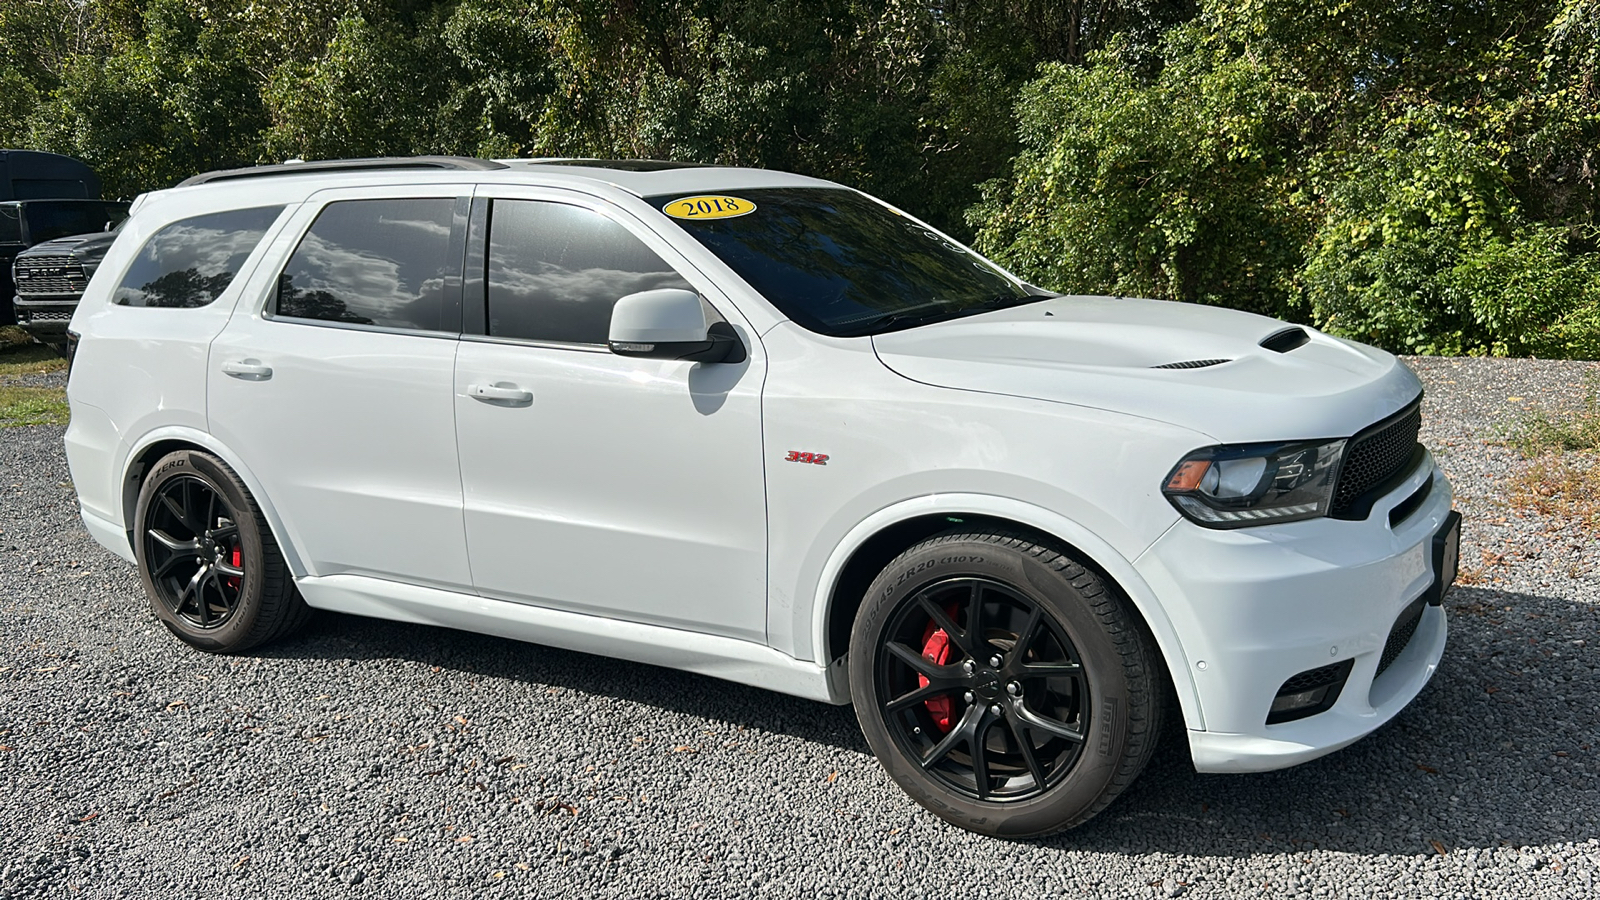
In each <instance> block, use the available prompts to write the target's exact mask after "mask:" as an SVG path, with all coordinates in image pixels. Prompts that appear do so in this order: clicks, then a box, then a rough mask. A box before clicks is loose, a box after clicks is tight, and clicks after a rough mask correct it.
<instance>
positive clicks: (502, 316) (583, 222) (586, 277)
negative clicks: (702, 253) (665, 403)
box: [488, 200, 691, 344]
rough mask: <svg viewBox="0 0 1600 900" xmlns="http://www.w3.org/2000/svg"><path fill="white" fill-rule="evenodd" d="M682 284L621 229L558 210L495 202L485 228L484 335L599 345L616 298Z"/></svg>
mask: <svg viewBox="0 0 1600 900" xmlns="http://www.w3.org/2000/svg"><path fill="white" fill-rule="evenodd" d="M655 288H683V289H685V290H691V288H690V287H689V284H688V283H687V282H685V281H684V280H683V279H682V278H680V277H678V273H677V272H674V271H673V270H672V267H671V266H669V265H667V264H666V262H665V261H664V260H662V259H661V257H659V256H657V255H656V254H655V253H654V251H652V250H651V249H650V248H649V247H646V246H645V245H644V243H643V242H641V241H640V240H639V239H638V238H636V237H634V236H633V234H631V233H630V232H629V231H628V230H627V229H626V228H623V227H622V226H621V225H618V224H617V223H616V222H613V221H611V220H610V219H608V218H606V217H605V216H602V215H600V214H599V213H597V212H592V211H590V210H587V209H582V208H580V207H576V206H568V205H566V204H564V203H541V202H538V201H534V200H496V201H495V202H494V209H493V212H492V215H491V216H490V228H489V271H488V289H489V333H490V334H492V335H495V336H498V337H516V338H528V339H530V340H537V341H559V342H562V343H578V344H603V343H605V342H606V334H607V333H608V331H609V330H610V327H611V307H612V306H613V305H614V304H615V303H616V302H617V300H618V298H620V297H624V296H626V295H628V294H632V293H635V292H638V291H648V290H654V289H655Z"/></svg>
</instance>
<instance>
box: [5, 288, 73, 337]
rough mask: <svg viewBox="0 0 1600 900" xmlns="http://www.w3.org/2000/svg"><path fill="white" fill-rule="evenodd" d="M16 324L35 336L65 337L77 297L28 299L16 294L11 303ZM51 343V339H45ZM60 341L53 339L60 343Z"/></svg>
mask: <svg viewBox="0 0 1600 900" xmlns="http://www.w3.org/2000/svg"><path fill="white" fill-rule="evenodd" d="M12 308H13V310H14V312H15V314H16V317H17V325H18V326H19V327H21V328H22V330H23V331H26V332H28V333H29V334H31V335H33V336H34V337H36V338H40V339H41V340H42V339H45V338H56V337H60V338H61V339H62V340H64V339H65V336H66V333H67V326H68V325H71V324H72V313H73V311H75V310H76V309H77V308H78V301H77V298H70V299H67V300H29V299H26V298H24V297H22V296H20V295H19V296H18V297H17V298H16V299H15V300H14V301H13V303H12ZM45 342H46V343H52V341H48V340H47V341H45ZM60 342H61V341H59V340H58V341H53V343H60Z"/></svg>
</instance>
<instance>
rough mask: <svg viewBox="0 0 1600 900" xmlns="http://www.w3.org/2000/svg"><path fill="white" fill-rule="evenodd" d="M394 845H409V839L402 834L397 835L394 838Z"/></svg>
mask: <svg viewBox="0 0 1600 900" xmlns="http://www.w3.org/2000/svg"><path fill="white" fill-rule="evenodd" d="M394 843H396V844H409V843H411V838H408V837H406V836H405V835H403V834H397V835H395V836H394Z"/></svg>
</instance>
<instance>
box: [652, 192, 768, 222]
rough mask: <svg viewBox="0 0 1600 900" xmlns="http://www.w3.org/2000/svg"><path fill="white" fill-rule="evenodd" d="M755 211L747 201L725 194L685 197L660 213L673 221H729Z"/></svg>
mask: <svg viewBox="0 0 1600 900" xmlns="http://www.w3.org/2000/svg"><path fill="white" fill-rule="evenodd" d="M755 211H756V205H755V204H754V203H751V202H750V201H749V200H746V199H744V198H742V197H729V196H728V195H726V194H706V195H705V196H701V197H685V198H683V199H682V200H674V201H672V202H671V203H668V204H667V205H666V206H665V207H663V208H662V212H664V213H666V214H667V215H669V216H671V217H673V218H674V219H731V218H734V217H735V216H748V215H750V214H751V213H753V212H755Z"/></svg>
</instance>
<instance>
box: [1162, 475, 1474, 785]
mask: <svg viewBox="0 0 1600 900" xmlns="http://www.w3.org/2000/svg"><path fill="white" fill-rule="evenodd" d="M1425 484H1426V485H1428V493H1427V494H1426V497H1425V498H1424V499H1423V500H1422V502H1421V503H1420V505H1417V504H1416V502H1415V501H1414V500H1413V501H1412V505H1413V506H1415V508H1414V509H1412V510H1409V511H1408V510H1407V509H1405V508H1404V507H1402V508H1401V510H1400V511H1399V512H1396V513H1395V515H1394V516H1393V517H1391V515H1390V514H1391V512H1392V511H1394V510H1395V507H1396V506H1401V505H1402V504H1403V503H1405V501H1407V500H1408V499H1411V498H1413V497H1415V496H1416V495H1417V494H1418V491H1419V490H1421V489H1423V488H1424V485H1425ZM1450 505H1451V491H1450V483H1449V482H1448V481H1447V480H1445V478H1444V475H1443V474H1442V473H1440V472H1439V471H1438V470H1437V468H1436V467H1435V466H1434V464H1433V458H1432V456H1431V455H1428V456H1426V457H1425V458H1424V460H1423V462H1422V464H1421V465H1420V466H1418V468H1417V469H1416V471H1414V472H1413V473H1412V474H1411V476H1410V477H1408V478H1407V479H1406V480H1405V481H1404V482H1403V483H1402V484H1400V485H1399V486H1398V487H1396V488H1395V489H1394V490H1393V491H1391V492H1390V493H1389V494H1388V495H1387V496H1385V497H1383V498H1382V499H1380V500H1379V501H1378V502H1377V503H1376V504H1375V505H1374V506H1373V509H1372V513H1371V515H1370V516H1369V517H1368V518H1367V519H1366V520H1364V521H1359V522H1350V521H1340V520H1336V519H1312V520H1309V521H1304V522H1294V523H1289V524H1285V525H1277V526H1262V527H1260V528H1245V529H1238V530H1232V531H1217V530H1210V529H1205V528H1201V527H1199V526H1195V525H1192V524H1191V523H1188V522H1180V523H1179V524H1178V525H1176V526H1174V527H1173V528H1172V529H1171V530H1170V531H1168V532H1167V533H1166V534H1165V535H1163V536H1162V537H1161V538H1160V539H1159V540H1158V541H1156V543H1155V544H1154V545H1152V546H1151V547H1150V549H1149V550H1147V551H1145V553H1144V554H1142V555H1141V556H1140V557H1139V558H1138V560H1136V561H1135V563H1134V565H1135V567H1136V568H1137V569H1138V570H1139V572H1140V574H1141V575H1142V576H1143V577H1144V579H1145V580H1146V582H1147V583H1148V584H1149V585H1150V586H1151V588H1152V589H1154V591H1155V593H1156V595H1157V596H1158V597H1160V598H1161V601H1162V605H1163V607H1164V608H1165V609H1166V610H1167V612H1168V614H1169V615H1170V616H1171V618H1172V620H1173V625H1174V626H1175V627H1176V628H1177V630H1178V633H1179V634H1182V635H1183V636H1184V637H1183V649H1184V655H1185V657H1186V665H1187V666H1188V667H1189V673H1190V675H1191V676H1192V678H1193V681H1194V685H1195V692H1196V695H1197V697H1198V699H1199V704H1200V710H1199V714H1200V715H1199V717H1198V718H1200V719H1202V720H1203V722H1204V727H1203V728H1191V729H1190V731H1189V745H1190V749H1191V752H1192V755H1193V757H1194V764H1195V768H1196V769H1198V770H1199V771H1201V772H1259V771H1266V770H1270V769H1279V768H1283V767H1286V766H1292V765H1295V764H1297V763H1301V762H1305V761H1307V760H1310V759H1315V758H1316V757H1318V756H1322V755H1324V754H1327V753H1331V752H1333V751H1334V750H1337V749H1339V748H1341V747H1344V746H1347V745H1349V744H1351V743H1354V742H1355V741H1357V740H1359V739H1361V738H1362V737H1364V736H1366V735H1367V734H1370V733H1371V732H1373V731H1374V730H1376V729H1377V728H1378V727H1379V726H1381V725H1382V724H1383V723H1385V722H1387V721H1388V720H1389V719H1391V718H1393V717H1394V716H1395V714H1396V713H1398V712H1399V711H1400V710H1401V709H1402V708H1404V707H1405V705H1406V704H1407V703H1409V702H1411V700H1412V699H1413V698H1415V697H1416V696H1417V694H1418V693H1420V692H1421V690H1422V688H1423V686H1425V685H1426V684H1427V683H1428V680H1429V679H1430V678H1432V676H1433V672H1434V670H1435V669H1436V668H1437V667H1438V665H1439V660H1440V658H1441V657H1442V656H1443V654H1444V645H1445V635H1446V630H1447V629H1446V624H1445V614H1444V610H1443V608H1442V607H1439V606H1425V607H1424V608H1423V613H1422V616H1421V618H1420V619H1419V620H1418V622H1417V626H1416V631H1415V633H1414V634H1413V635H1412V637H1411V639H1410V641H1409V642H1408V643H1406V644H1405V649H1404V650H1403V651H1402V652H1401V653H1400V654H1399V656H1398V657H1396V658H1394V660H1393V662H1392V663H1391V664H1390V665H1389V666H1388V667H1387V668H1386V669H1385V670H1384V671H1383V673H1382V674H1381V675H1380V674H1378V669H1379V662H1380V658H1381V656H1382V655H1383V651H1384V645H1385V643H1386V642H1387V641H1388V639H1389V635H1390V632H1391V631H1392V630H1393V629H1394V626H1395V624H1396V620H1397V619H1399V618H1400V616H1401V614H1402V612H1403V611H1404V610H1405V608H1406V607H1407V605H1408V604H1410V603H1411V602H1412V601H1413V600H1415V599H1417V598H1418V597H1420V596H1422V595H1423V594H1424V593H1425V592H1427V591H1428V589H1429V587H1430V586H1432V585H1433V584H1434V582H1435V578H1436V574H1435V572H1434V571H1433V568H1434V564H1433V552H1432V549H1433V537H1434V535H1435V534H1436V533H1438V532H1439V531H1440V528H1441V527H1442V526H1443V524H1444V522H1445V519H1446V516H1447V515H1448V514H1449V512H1450ZM1391 518H1395V519H1397V521H1394V522H1392V523H1391V521H1390V520H1391ZM1346 660H1350V661H1351V668H1350V672H1349V675H1348V677H1347V678H1346V680H1345V682H1344V685H1343V687H1342V689H1341V690H1340V692H1339V695H1338V699H1337V700H1335V701H1334V702H1333V704H1332V706H1331V707H1330V708H1328V709H1327V710H1326V711H1325V712H1321V713H1317V714H1315V715H1311V716H1308V717H1306V718H1302V719H1298V720H1296V721H1290V722H1283V723H1281V724H1275V725H1268V724H1267V715H1268V711H1269V710H1270V708H1271V706H1272V702H1273V698H1274V696H1275V695H1276V694H1277V693H1278V690H1279V689H1280V688H1281V687H1283V685H1284V683H1285V682H1286V681H1287V680H1288V679H1290V678H1291V677H1293V676H1295V675H1298V674H1300V673H1302V672H1306V671H1308V670H1312V669H1317V668H1319V667H1323V666H1328V665H1329V664H1330V663H1339V662H1343V661H1346ZM1194 718H1195V717H1191V723H1192V724H1193V721H1194Z"/></svg>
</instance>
